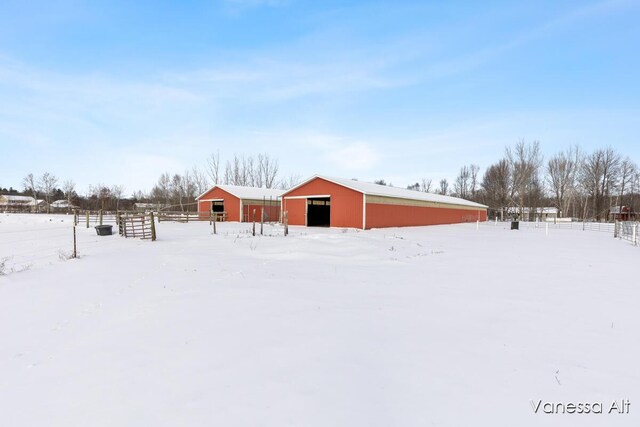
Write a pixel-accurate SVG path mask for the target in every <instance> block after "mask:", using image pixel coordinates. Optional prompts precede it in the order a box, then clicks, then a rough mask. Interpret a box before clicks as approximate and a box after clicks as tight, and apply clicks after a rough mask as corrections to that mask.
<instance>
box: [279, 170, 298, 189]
mask: <svg viewBox="0 0 640 427" xmlns="http://www.w3.org/2000/svg"><path fill="white" fill-rule="evenodd" d="M301 182H302V176H301V175H300V174H297V173H293V174H291V175H289V176H288V177H286V178H283V179H281V180H280V182H279V183H278V185H277V187H278V188H280V189H281V190H288V189H290V188H293V187H295V186H296V185H298V184H300V183H301Z"/></svg>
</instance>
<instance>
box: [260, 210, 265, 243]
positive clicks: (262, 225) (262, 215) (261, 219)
mask: <svg viewBox="0 0 640 427" xmlns="http://www.w3.org/2000/svg"><path fill="white" fill-rule="evenodd" d="M263 227H264V205H262V212H261V214H260V235H261V236H262V231H263Z"/></svg>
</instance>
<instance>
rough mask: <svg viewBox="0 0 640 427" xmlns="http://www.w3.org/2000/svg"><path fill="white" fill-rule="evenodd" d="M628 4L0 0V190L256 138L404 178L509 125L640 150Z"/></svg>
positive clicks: (489, 150) (367, 175)
mask: <svg viewBox="0 0 640 427" xmlns="http://www.w3.org/2000/svg"><path fill="white" fill-rule="evenodd" d="M639 19H640V2H639V1H624V0H611V1H562V2H558V1H537V2H505V1H487V2H472V1H467V2H454V1H450V2H439V1H438V2H436V1H433V2H429V1H416V2H410V1H409V2H402V1H394V2H375V1H296V0H227V1H200V2H198V1H183V2H162V1H153V2H151V1H136V2H124V1H123V2H118V1H108V2H102V1H87V2H85V1H82V0H68V1H56V0H50V1H46V2H35V1H33V2H24V1H14V0H4V1H3V2H1V3H0V144H1V153H2V154H1V156H2V159H3V161H2V165H3V166H2V172H1V173H0V187H9V186H13V187H21V181H22V177H24V176H25V175H26V174H27V173H29V172H33V173H34V174H37V175H39V174H41V173H43V172H45V171H49V172H51V173H53V174H55V175H56V176H58V177H59V178H60V179H67V178H70V179H73V180H75V181H76V183H77V184H78V190H79V191H80V192H81V193H82V192H84V191H85V190H86V188H87V187H88V186H89V185H90V184H96V183H105V184H119V185H124V186H125V189H126V190H127V192H132V191H134V190H137V189H143V190H149V189H150V188H151V186H152V185H153V183H154V182H155V181H156V180H157V178H158V176H159V175H160V174H161V173H162V172H165V171H167V172H182V171H184V170H185V169H188V168H191V167H192V166H194V165H198V166H203V165H204V159H205V158H206V157H207V156H208V155H209V154H210V153H212V152H215V151H217V150H219V151H220V154H221V157H222V158H226V157H231V156H233V155H234V154H239V155H241V154H255V153H258V152H267V153H270V154H271V155H273V156H275V157H277V158H278V159H279V161H280V166H281V173H282V174H283V175H288V174H292V173H298V174H300V175H302V176H305V177H306V176H309V175H312V174H315V173H322V174H327V175H336V176H342V177H358V178H359V179H363V180H373V179H377V178H384V179H386V180H387V182H389V181H391V182H393V184H394V185H400V186H404V185H407V184H410V183H412V182H416V181H417V180H419V179H420V178H422V177H426V178H431V179H433V181H434V182H436V181H437V180H439V179H440V178H448V179H450V180H452V179H453V178H454V177H455V175H456V173H457V171H458V169H459V168H460V166H462V165H463V164H469V163H476V164H479V165H480V166H481V168H482V169H484V168H486V167H487V166H488V165H490V164H491V162H494V161H496V160H497V159H498V158H500V156H501V155H502V154H503V151H504V147H505V146H506V145H510V144H513V143H515V142H517V141H518V140H521V139H524V140H526V141H532V140H539V141H540V143H541V145H542V148H543V150H544V152H545V154H547V155H549V154H552V153H554V152H555V151H557V150H559V149H561V148H565V147H568V146H569V145H572V144H580V145H581V146H582V147H583V148H584V149H585V150H587V151H588V150H592V149H595V148H598V147H604V146H608V145H611V146H613V147H614V148H616V149H617V150H618V151H620V152H622V153H623V154H626V155H629V156H631V157H632V158H633V159H635V160H636V161H640V143H639V137H640V84H639V83H638V76H640V54H639V52H640V25H638V21H639Z"/></svg>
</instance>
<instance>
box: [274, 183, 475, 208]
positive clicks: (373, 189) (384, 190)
mask: <svg viewBox="0 0 640 427" xmlns="http://www.w3.org/2000/svg"><path fill="white" fill-rule="evenodd" d="M316 178H320V179H324V180H325V181H329V182H333V183H334V184H338V185H341V186H343V187H347V188H350V189H352V190H354V191H357V192H359V193H362V194H366V195H371V196H382V197H393V198H397V199H407V200H420V201H426V202H434V203H443V204H444V203H446V204H450V205H459V206H471V207H476V208H481V209H486V208H487V206H486V205H482V204H480V203H476V202H472V201H469V200H465V199H461V198H459V197H452V196H443V195H441V194H433V193H425V192H422V191H415V190H407V189H406V188H399V187H391V186H388V185H380V184H374V183H371V182H364V181H356V180H355V179H345V178H336V177H330V176H324V175H314V176H312V177H311V178H309V179H308V180H306V181H304V182H302V183H301V184H298V185H296V186H295V187H293V188H291V189H290V190H287V192H286V193H289V192H291V191H293V190H295V189H296V188H299V187H301V186H303V185H305V184H307V183H308V182H310V181H312V180H314V179H316ZM286 193H285V194H286Z"/></svg>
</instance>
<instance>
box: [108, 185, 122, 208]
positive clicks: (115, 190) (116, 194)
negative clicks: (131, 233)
mask: <svg viewBox="0 0 640 427" xmlns="http://www.w3.org/2000/svg"><path fill="white" fill-rule="evenodd" d="M123 194H124V187H123V186H122V185H113V186H111V191H110V196H111V197H112V198H113V199H114V200H115V201H116V211H117V210H119V209H120V200H122V195H123Z"/></svg>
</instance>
